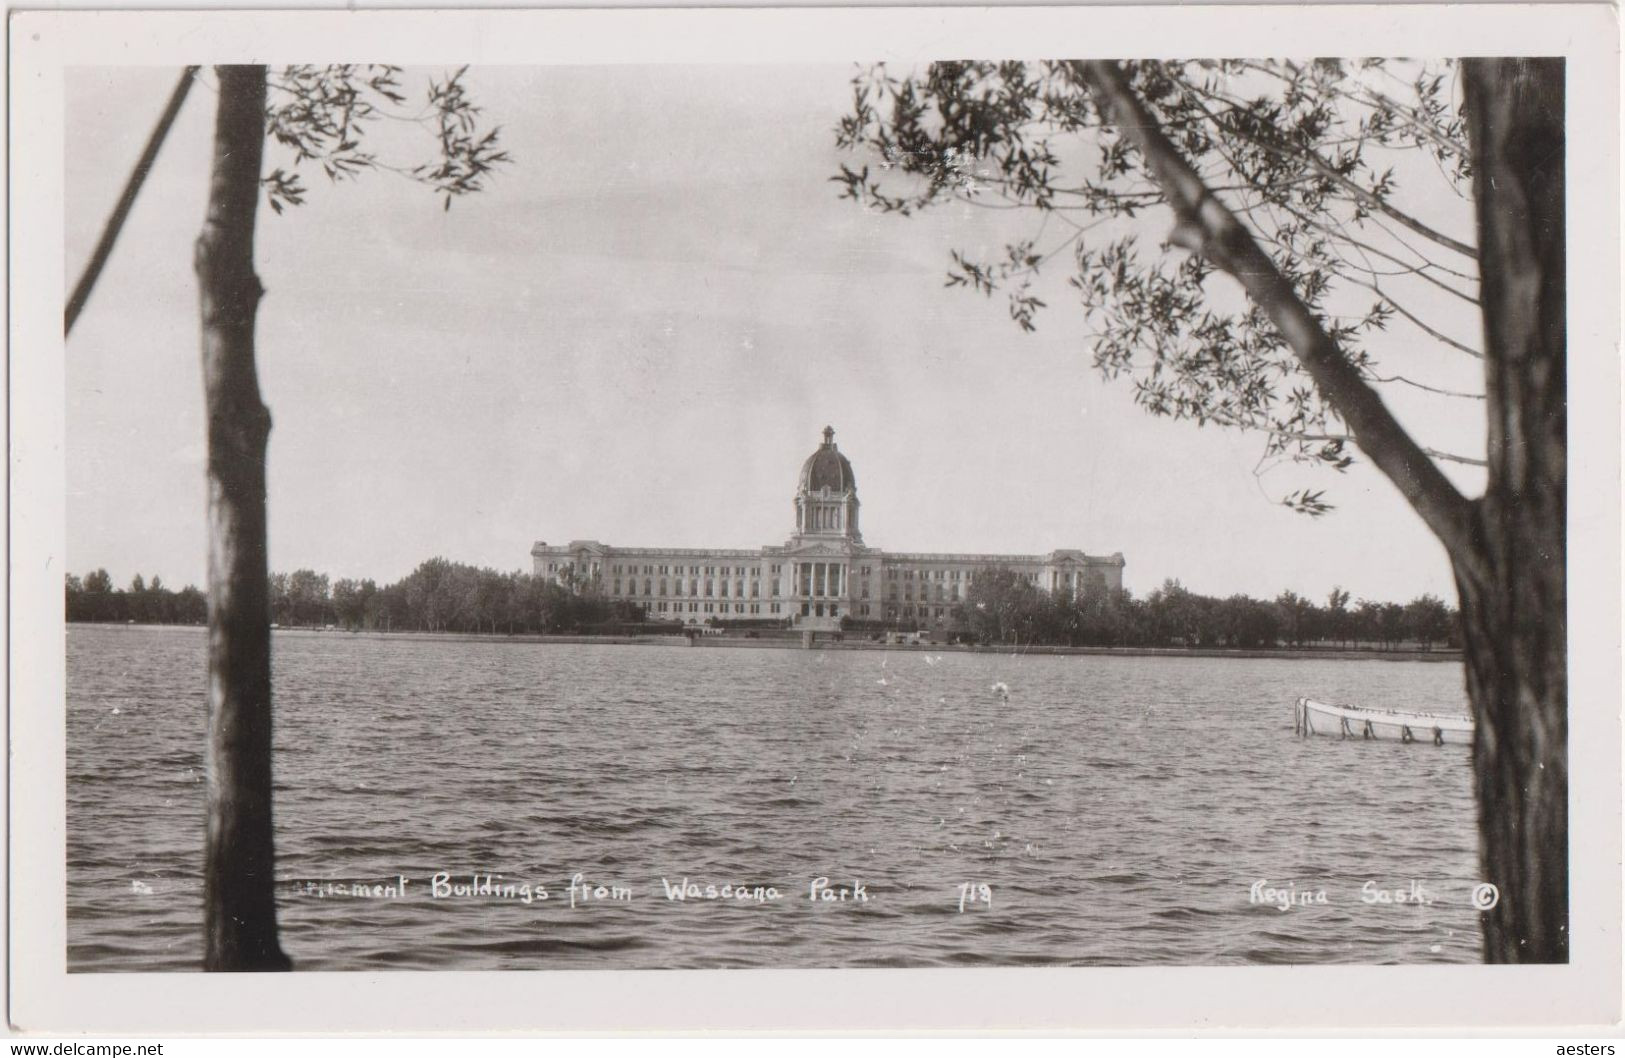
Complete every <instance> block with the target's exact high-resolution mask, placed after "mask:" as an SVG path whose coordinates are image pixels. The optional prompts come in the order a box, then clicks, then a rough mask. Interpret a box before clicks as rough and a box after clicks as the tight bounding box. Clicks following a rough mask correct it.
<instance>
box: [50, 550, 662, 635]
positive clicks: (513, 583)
mask: <svg viewBox="0 0 1625 1058" xmlns="http://www.w3.org/2000/svg"><path fill="white" fill-rule="evenodd" d="M270 589H271V590H270V605H271V621H272V622H273V623H275V624H277V625H279V626H281V627H284V628H322V627H327V626H333V627H335V628H344V629H348V630H353V631H361V630H368V631H386V632H387V631H397V632H483V633H490V634H509V635H519V634H526V633H529V634H550V633H551V634H557V633H566V632H581V631H592V630H595V629H596V630H603V629H605V628H617V627H623V626H625V625H627V624H632V623H636V622H639V621H642V620H643V619H644V614H643V609H642V607H638V606H634V605H632V604H631V603H628V602H625V601H619V600H613V599H609V598H606V597H605V596H604V595H603V594H602V593H600V592H598V591H595V590H592V587H591V586H590V585H584V584H575V583H571V582H565V583H562V584H561V583H555V582H554V581H552V580H549V579H547V578H543V577H534V576H531V575H530V574H528V573H519V572H512V573H503V572H499V571H497V570H494V569H489V568H483V569H482V568H478V567H475V566H471V565H467V564H465V563H461V562H451V561H448V560H446V559H444V558H432V559H429V560H428V561H427V562H424V563H422V564H420V565H419V566H418V567H417V569H415V570H413V571H412V572H411V573H410V574H408V575H407V576H405V577H403V578H401V579H400V580H398V581H395V582H394V583H392V584H385V585H383V586H379V585H378V583H377V582H376V581H374V580H372V579H370V578H369V579H353V578H340V579H338V580H332V579H331V578H329V577H328V575H327V574H325V573H317V572H316V571H314V570H309V569H298V570H294V571H293V572H292V573H273V574H271V577H270ZM67 618H68V620H69V621H112V622H119V623H124V622H134V623H136V624H203V623H204V622H205V621H206V620H207V619H208V615H207V608H206V605H205V597H204V595H203V593H202V592H201V591H199V590H198V589H197V588H194V587H192V586H190V585H188V586H187V587H185V588H183V589H181V590H180V591H172V590H170V589H169V588H167V587H164V586H163V584H162V583H161V581H160V580H159V579H158V578H157V577H154V578H152V581H151V582H150V583H147V582H145V581H143V579H142V577H141V576H140V575H139V574H137V576H136V577H135V579H134V580H133V581H131V583H130V586H129V587H128V588H123V589H115V588H114V587H113V583H112V578H111V577H110V576H109V575H108V573H107V571H106V570H104V569H98V570H95V571H94V572H92V573H88V574H86V575H85V576H84V577H83V578H80V577H77V576H73V575H71V574H70V575H69V576H68V578H67Z"/></svg>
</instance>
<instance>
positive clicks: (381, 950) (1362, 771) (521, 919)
mask: <svg viewBox="0 0 1625 1058" xmlns="http://www.w3.org/2000/svg"><path fill="white" fill-rule="evenodd" d="M275 671H276V710H277V715H276V724H277V727H276V753H277V756H276V783H277V785H276V797H277V801H276V826H277V853H278V863H277V872H278V878H279V880H280V882H281V884H282V889H283V895H282V897H281V900H280V909H281V911H280V914H281V921H282V925H283V946H284V948H285V949H286V950H287V951H288V953H289V954H290V955H291V956H292V957H293V959H294V961H295V963H296V965H297V966H298V967H299V968H302V969H313V970H339V969H385V968H394V967H402V968H417V969H501V968H507V969H547V968H561V967H562V968H574V969H580V968H618V969H630V968H648V967H731V966H783V967H827V966H928V965H931V966H968V965H1039V964H1058V965H1126V964H1146V963H1162V964H1234V963H1312V962H1365V963H1388V962H1471V961H1476V960H1477V959H1478V947H1479V934H1478V922H1477V915H1476V913H1475V912H1474V911H1473V910H1472V908H1471V907H1470V905H1469V902H1468V899H1469V898H1468V891H1469V889H1470V888H1471V886H1472V884H1473V883H1474V882H1475V881H1476V876H1475V875H1476V853H1475V848H1476V838H1475V830H1474V809H1473V803H1472V798H1471V771H1470V768H1469V764H1468V757H1467V751H1466V750H1464V749H1462V748H1461V747H1445V748H1442V749H1441V748H1437V747H1433V746H1403V745H1396V744H1392V743H1362V742H1340V741H1338V740H1335V739H1323V738H1322V739H1298V738H1295V737H1294V736H1293V733H1292V708H1291V703H1292V702H1293V700H1294V699H1295V698H1296V697H1297V696H1298V695H1300V694H1312V695H1314V696H1316V697H1319V698H1323V699H1329V700H1333V701H1348V702H1355V703H1365V704H1371V705H1379V706H1385V707H1386V706H1403V707H1407V708H1410V707H1416V708H1427V709H1433V710H1458V711H1461V710H1465V699H1464V695H1463V691H1462V689H1461V683H1462V679H1461V670H1460V667H1459V666H1458V665H1456V664H1454V663H1450V664H1420V663H1404V662H1399V663H1396V662H1383V661H1283V660H1268V659H1258V660H1240V659H1236V660H1232V659H1210V658H1167V657H1161V658H1129V657H1100V656H1085V657H1055V656H1012V655H1010V654H964V653H952V652H944V653H941V654H935V653H933V654H926V653H922V652H912V651H878V650H874V651H870V650H861V651H859V650H852V651H844V650H816V651H802V650H769V649H757V650H746V649H710V648H702V649H686V648H683V647H680V646H669V647H668V646H613V645H544V644H535V643H505V642H499V641H490V642H467V641H440V640H420V639H414V638H387V639H386V638H370V637H361V636H351V635H345V634H342V633H325V634H300V633H279V634H278V635H277V636H276V639H275ZM203 673H204V637H203V635H202V634H201V632H197V631H191V630H180V629H141V628H104V627H90V626H74V627H72V628H70V629H69V631H68V688H69V692H68V693H69V702H68V717H67V722H68V882H69V885H68V944H69V966H70V968H71V969H74V970H156V969H195V968H196V967H197V966H198V964H199V962H200V960H201V956H202V944H201V936H200V933H201V927H200V923H201V919H202V910H201V894H202V885H201V878H200V876H199V873H198V871H199V865H200V864H201V860H202V854H201V843H202V830H203V827H202V821H203V785H202V777H203V775H202V769H203V759H202V746H203V740H204V725H205V701H204V678H203ZM1001 683H1002V684H1004V685H1005V686H1006V688H1007V690H1005V689H1002V688H996V687H995V685H996V684H1001ZM578 874H579V875H580V876H581V877H580V879H579V881H578V883H577V884H576V885H575V886H572V885H571V882H572V879H574V878H575V876H576V875H578ZM437 875H443V876H444V877H442V878H440V879H438V880H437V878H436V876H437ZM496 876H500V877H496ZM402 879H404V880H405V888H404V891H402V890H401V880H402ZM816 879H824V880H825V881H824V882H823V884H822V885H820V886H818V887H817V889H810V887H811V886H812V885H813V883H814V881H815V880H816ZM685 880H686V881H687V883H689V887H685V886H684V882H685ZM1368 882H1369V883H1372V884H1371V885H1367V884H1366V883H1368ZM1260 883H1262V884H1260ZM362 884H365V885H366V886H368V887H369V888H368V889H367V890H366V894H367V895H364V896H358V895H349V894H351V893H352V892H354V891H355V889H358V888H359V887H360V886H361V885H362ZM724 885H729V886H740V887H742V888H743V890H744V896H743V897H740V896H739V894H736V893H735V892H734V891H733V890H732V889H731V888H730V889H729V890H728V894H727V897H726V898H723V897H722V896H721V893H722V886H724ZM706 886H715V887H716V889H715V892H716V893H717V894H718V897H717V898H715V899H712V898H708V895H707V892H706V889H705V887H706ZM371 887H376V888H371ZM453 887H456V888H453ZM521 887H526V888H525V889H523V890H522V888H521ZM983 887H985V889H984V888H983ZM1362 887H1364V896H1362ZM770 888H771V889H772V890H774V891H776V896H777V899H774V898H773V896H774V895H775V894H773V893H769V891H768V890H769V889H770ZM544 889H545V890H546V893H547V897H546V899H541V898H540V891H541V890H544ZM1266 889H1267V890H1270V891H1271V892H1269V893H1266ZM526 891H528V894H529V902H526V899H525V893H526ZM1419 891H1420V893H1421V894H1423V895H1424V898H1425V899H1427V900H1430V901H1431V902H1429V903H1417V902H1416V901H1415V900H1414V896H1415V894H1417V893H1418V892H1419ZM1283 892H1284V893H1287V894H1289V896H1288V898H1287V899H1285V900H1282V899H1279V896H1280V894H1281V893H1283ZM843 893H844V895H845V899H842V894H843ZM392 894H393V895H392ZM436 894H439V895H438V897H437V895H436ZM1290 894H1297V895H1296V896H1291V895H1290ZM1317 894H1320V895H1322V897H1323V902H1322V900H1317V899H1316V896H1317ZM1380 894H1386V895H1387V897H1388V899H1387V900H1380V899H1378V896H1379V895H1380ZM628 895H629V898H628ZM678 895H681V896H682V897H683V899H678V898H677V897H678ZM1401 896H1403V897H1404V898H1405V899H1403V900H1397V899H1395V898H1396V897H1401ZM812 897H817V899H813V898H812ZM572 898H573V899H572ZM572 903H573V904H574V906H572ZM1283 903H1284V904H1286V905H1287V910H1284V911H1283V910H1280V906H1281V904H1283ZM962 906H963V908H964V909H963V910H961V907H962Z"/></svg>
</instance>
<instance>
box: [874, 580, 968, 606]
mask: <svg viewBox="0 0 1625 1058" xmlns="http://www.w3.org/2000/svg"><path fill="white" fill-rule="evenodd" d="M936 589H937V595H936V597H937V601H939V602H946V601H950V600H951V601H953V602H958V601H959V585H957V584H946V585H944V584H938V585H936ZM930 590H931V586H930V585H926V584H922V585H920V601H921V602H924V601H925V600H926V599H928V598H930V595H929V594H928V593H929V592H930ZM886 598H888V599H891V600H892V601H894V602H895V601H896V599H897V585H895V584H890V585H887V587H886ZM903 598H905V599H909V600H912V599H913V598H914V585H912V584H905V585H903Z"/></svg>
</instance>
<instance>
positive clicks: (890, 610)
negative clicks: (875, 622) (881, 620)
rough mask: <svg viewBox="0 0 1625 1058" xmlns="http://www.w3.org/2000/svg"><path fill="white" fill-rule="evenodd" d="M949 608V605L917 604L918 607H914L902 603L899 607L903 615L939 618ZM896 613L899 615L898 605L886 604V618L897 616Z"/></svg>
mask: <svg viewBox="0 0 1625 1058" xmlns="http://www.w3.org/2000/svg"><path fill="white" fill-rule="evenodd" d="M949 609H951V608H950V607H942V606H919V607H915V606H908V605H904V606H903V607H902V608H901V611H900V612H901V615H902V616H903V617H936V618H941V617H942V616H943V615H944V614H945V613H946V612H947V611H948V610H949ZM898 615H899V609H898V607H896V606H892V605H888V606H887V607H886V616H887V617H888V618H890V617H897V616H898Z"/></svg>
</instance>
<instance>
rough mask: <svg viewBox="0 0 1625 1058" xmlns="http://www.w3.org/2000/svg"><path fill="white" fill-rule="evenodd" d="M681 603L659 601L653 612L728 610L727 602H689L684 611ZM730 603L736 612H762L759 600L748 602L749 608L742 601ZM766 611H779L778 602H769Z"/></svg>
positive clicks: (722, 611)
mask: <svg viewBox="0 0 1625 1058" xmlns="http://www.w3.org/2000/svg"><path fill="white" fill-rule="evenodd" d="M683 605H684V604H683V603H680V602H674V603H665V602H663V603H660V604H659V605H657V606H656V607H655V612H657V613H728V612H729V610H728V606H729V604H728V603H725V602H707V603H698V602H691V603H688V604H687V605H688V609H687V610H686V611H685V610H684V609H683ZM732 605H733V611H732V612H733V613H736V614H745V613H752V614H760V613H761V612H762V604H761V603H759V602H753V603H750V604H749V606H750V608H749V609H748V610H747V609H746V608H745V607H746V604H745V603H742V602H736V603H733V604H732ZM702 607H703V609H702ZM767 611H768V613H778V612H779V604H778V603H776V602H775V603H769V604H768V608H767Z"/></svg>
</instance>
